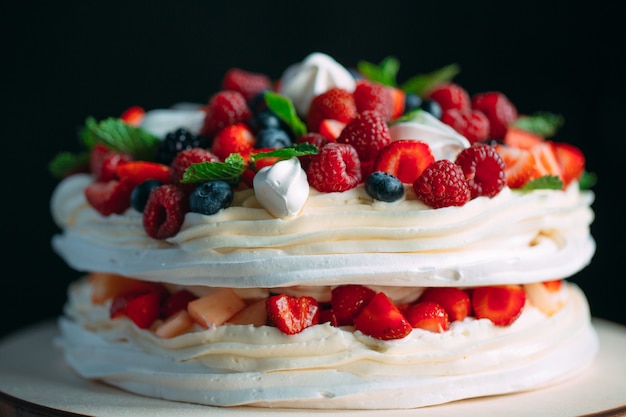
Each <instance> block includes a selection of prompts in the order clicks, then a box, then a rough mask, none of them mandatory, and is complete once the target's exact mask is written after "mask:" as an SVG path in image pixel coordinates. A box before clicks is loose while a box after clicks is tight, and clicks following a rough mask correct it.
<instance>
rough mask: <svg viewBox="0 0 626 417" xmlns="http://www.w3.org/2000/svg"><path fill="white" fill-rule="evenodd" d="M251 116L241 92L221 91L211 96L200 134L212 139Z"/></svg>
mask: <svg viewBox="0 0 626 417" xmlns="http://www.w3.org/2000/svg"><path fill="white" fill-rule="evenodd" d="M251 116H252V113H251V112H250V109H249V108H248V104H247V103H246V99H245V97H244V96H243V95H242V94H241V93H240V92H238V91H232V90H223V91H219V92H217V93H215V94H214V95H213V96H211V98H210V99H209V103H208V104H207V105H206V116H205V118H204V124H203V126H202V129H201V131H200V134H201V135H202V136H206V137H208V138H212V137H213V135H215V134H216V133H217V132H219V131H220V130H222V129H223V128H225V127H226V126H229V125H232V124H235V123H237V122H245V121H247V120H248V119H250V117H251Z"/></svg>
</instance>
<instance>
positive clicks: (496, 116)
mask: <svg viewBox="0 0 626 417" xmlns="http://www.w3.org/2000/svg"><path fill="white" fill-rule="evenodd" d="M472 108H473V109H474V110H480V111H481V112H483V113H484V114H485V116H487V119H489V137H490V138H491V139H495V140H501V139H502V138H503V137H504V134H505V133H506V130H507V128H508V126H509V125H510V124H511V123H513V122H514V121H515V120H517V109H516V108H515V106H514V105H513V103H511V101H510V100H509V99H508V97H506V96H505V95H504V94H502V93H500V92H498V91H489V92H485V93H480V94H476V95H474V96H473V97H472Z"/></svg>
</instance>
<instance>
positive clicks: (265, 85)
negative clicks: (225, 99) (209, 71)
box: [222, 68, 272, 102]
mask: <svg viewBox="0 0 626 417" xmlns="http://www.w3.org/2000/svg"><path fill="white" fill-rule="evenodd" d="M271 89H272V80H271V79H270V78H269V77H268V76H267V75H265V74H261V73H257V72H250V71H246V70H243V69H241V68H231V69H229V70H228V71H226V74H224V78H223V79H222V90H234V91H237V92H239V93H241V95H242V96H243V97H244V98H245V99H246V101H248V102H249V101H250V100H252V99H253V98H254V97H255V96H256V95H257V94H259V93H261V92H263V91H265V90H271Z"/></svg>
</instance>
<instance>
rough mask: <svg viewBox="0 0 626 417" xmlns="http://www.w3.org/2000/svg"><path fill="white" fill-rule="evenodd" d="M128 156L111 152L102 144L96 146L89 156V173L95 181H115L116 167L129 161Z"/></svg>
mask: <svg viewBox="0 0 626 417" xmlns="http://www.w3.org/2000/svg"><path fill="white" fill-rule="evenodd" d="M131 160H132V157H131V156H130V155H127V154H124V153H121V152H114V151H111V150H110V149H109V148H107V147H106V146H105V145H103V144H100V143H99V144H96V145H95V146H94V147H93V148H91V153H90V155H89V171H90V172H91V173H92V174H93V176H94V178H95V180H96V181H109V180H113V179H117V166H118V165H120V164H123V163H126V162H128V161H131Z"/></svg>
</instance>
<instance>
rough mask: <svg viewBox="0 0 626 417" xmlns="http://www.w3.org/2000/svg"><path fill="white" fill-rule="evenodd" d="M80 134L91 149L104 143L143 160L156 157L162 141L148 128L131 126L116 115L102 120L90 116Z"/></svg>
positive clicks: (110, 147)
mask: <svg viewBox="0 0 626 417" xmlns="http://www.w3.org/2000/svg"><path fill="white" fill-rule="evenodd" d="M80 135H81V138H82V140H83V143H84V144H85V145H86V146H87V147H88V148H89V149H91V148H92V147H93V146H94V145H95V144H97V143H102V144H103V145H105V146H106V147H107V148H109V149H111V150H112V151H116V152H122V153H125V154H129V155H131V156H133V157H134V158H135V159H138V160H143V161H151V160H153V159H154V152H155V149H156V147H157V145H158V144H159V142H160V141H161V140H160V139H159V138H158V137H156V136H154V135H153V134H152V133H150V132H148V131H147V130H144V129H141V128H139V127H135V126H131V125H129V124H127V123H124V122H123V121H122V120H121V119H119V118H115V117H109V118H107V119H104V120H102V121H100V122H97V121H96V119H94V118H93V117H88V118H87V120H86V121H85V126H84V127H83V129H82V130H81V132H80Z"/></svg>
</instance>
